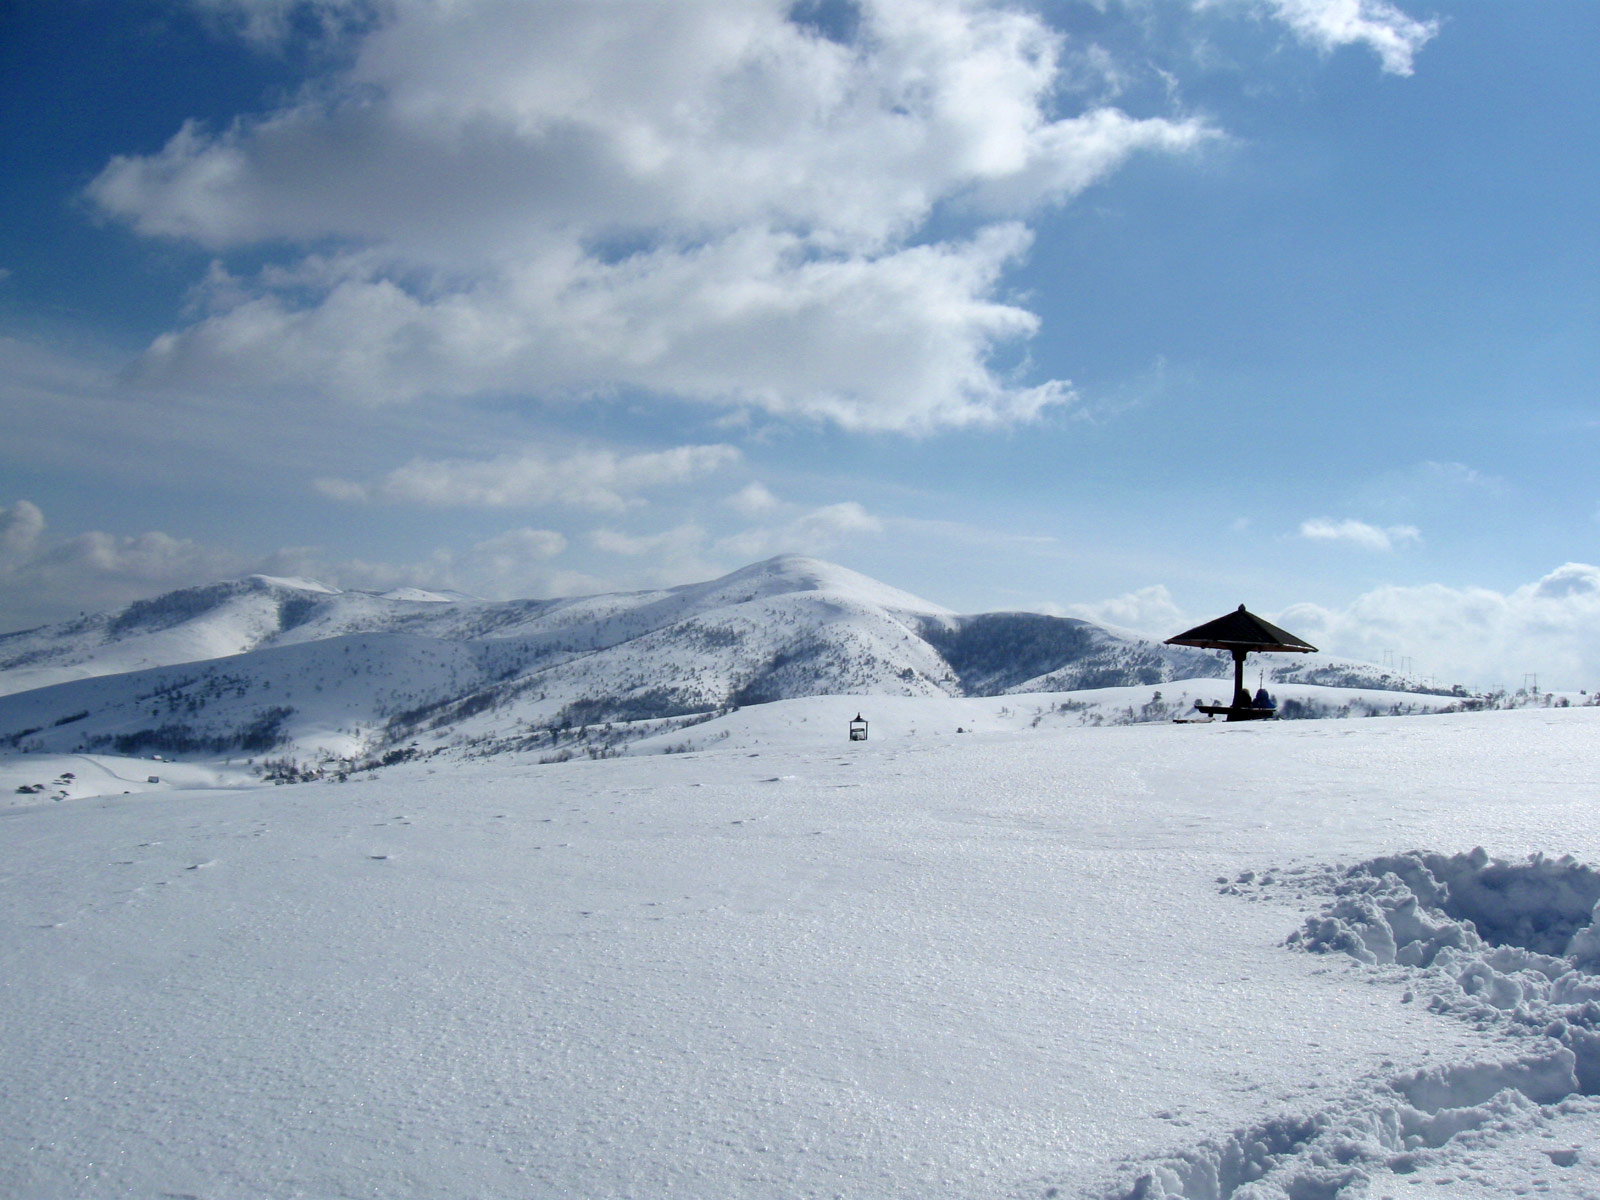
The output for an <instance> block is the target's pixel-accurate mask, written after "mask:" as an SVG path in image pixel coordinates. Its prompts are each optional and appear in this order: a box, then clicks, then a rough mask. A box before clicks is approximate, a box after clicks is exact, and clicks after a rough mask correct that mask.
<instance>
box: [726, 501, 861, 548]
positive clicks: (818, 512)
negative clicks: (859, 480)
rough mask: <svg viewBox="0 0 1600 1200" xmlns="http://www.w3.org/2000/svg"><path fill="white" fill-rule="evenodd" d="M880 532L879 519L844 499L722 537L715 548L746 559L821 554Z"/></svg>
mask: <svg viewBox="0 0 1600 1200" xmlns="http://www.w3.org/2000/svg"><path fill="white" fill-rule="evenodd" d="M785 507H786V508H787V509H789V510H790V511H793V510H794V508H795V506H793V505H787V506H785ZM882 532H883V522H882V521H881V520H879V519H878V518H877V517H875V516H873V515H872V514H871V513H869V512H868V511H867V510H866V509H865V508H863V507H862V506H861V505H860V504H857V503H856V502H855V501H854V500H846V501H843V502H842V503H839V504H827V505H823V506H822V507H820V508H812V509H807V510H805V511H801V512H798V513H797V514H796V515H794V516H792V517H791V518H790V519H789V520H787V521H784V522H783V523H782V524H781V525H774V526H758V527H756V528H752V529H746V530H744V531H743V532H740V533H736V534H733V535H731V536H729V537H725V538H722V539H721V540H719V541H718V542H717V545H716V549H717V552H718V553H719V554H720V555H723V556H725V557H729V558H734V559H740V560H743V561H746V562H748V561H752V560H755V559H761V558H769V557H771V556H772V555H774V554H818V555H820V554H826V553H828V552H829V551H830V550H832V549H834V548H835V547H837V546H839V545H840V544H842V543H844V542H846V541H849V540H850V539H852V538H857V537H864V536H867V537H870V536H873V535H875V534H879V533H882Z"/></svg>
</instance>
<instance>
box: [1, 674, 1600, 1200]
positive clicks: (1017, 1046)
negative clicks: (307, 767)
mask: <svg viewBox="0 0 1600 1200" xmlns="http://www.w3.org/2000/svg"><path fill="white" fill-rule="evenodd" d="M1014 699H1015V698H1013V701H1014ZM861 703H867V704H868V707H871V703H873V702H863V701H860V700H858V699H857V698H849V697H818V698H812V699H810V700H795V701H790V702H787V703H784V704H775V705H761V706H756V707H751V708H744V709H741V710H739V711H738V712H736V713H732V714H729V715H728V716H727V717H725V718H723V719H724V720H725V721H728V722H730V723H731V722H740V724H737V725H735V724H729V725H728V726H726V728H727V729H728V731H729V732H728V736H726V737H719V738H718V739H717V740H716V741H715V742H714V743H710V744H707V745H706V746H704V747H703V748H699V749H695V748H688V749H685V750H684V751H683V752H682V753H674V754H671V755H666V756H661V755H638V756H631V757H623V758H615V759H606V760H600V761H591V760H588V759H579V760H575V761H571V762H566V763H556V764H540V763H539V762H538V759H537V757H536V756H535V755H534V754H533V753H532V752H529V753H522V754H516V753H510V754H502V755H499V756H496V757H494V758H489V759H482V760H476V761H473V760H460V759H454V758H439V759H435V760H431V761H426V762H420V761H419V762H411V763H405V764H401V765H398V766H395V767H392V768H389V769H386V770H384V771H381V772H379V773H377V775H376V776H375V777H373V778H370V779H369V778H368V777H367V776H359V777H356V778H354V779H352V780H351V781H350V782H347V783H343V784H339V783H333V782H322V783H314V784H306V785H301V786H297V787H266V786H260V785H259V784H252V783H251V782H250V781H249V780H248V779H246V780H239V779H222V778H218V779H217V780H215V782H216V783H218V784H223V785H226V786H224V787H222V788H220V789H206V788H204V787H197V788H193V789H184V790H175V791H160V790H153V791H147V792H143V793H138V792H135V793H133V794H129V795H126V796H124V795H121V794H116V795H101V796H100V797H99V798H92V797H91V796H89V795H87V794H83V795H80V796H78V797H76V798H72V799H69V800H62V801H59V802H57V801H54V800H52V799H51V798H50V797H48V796H37V797H34V798H33V800H32V801H31V802H29V801H28V800H27V798H25V797H21V796H15V797H11V798H12V799H13V801H14V806H13V807H10V808H8V809H5V810H3V812H0V820H3V822H4V829H5V837H4V839H3V845H4V848H5V850H4V854H5V858H4V864H3V870H0V888H3V890H4V911H5V914H6V917H5V920H6V922H7V934H6V937H5V938H4V940H3V943H0V956H3V969H0V980H3V984H0V986H3V988H4V1001H3V1003H0V1045H4V1046H5V1047H6V1058H7V1066H6V1079H7V1084H6V1087H5V1089H4V1097H3V1099H0V1131H3V1132H0V1138H3V1142H4V1146H3V1153H0V1192H4V1193H5V1194H8V1195H18V1196H41V1197H44V1196H110V1195H160V1194H171V1195H180V1194H187V1195H195V1196H219V1197H220V1196H238V1195H273V1196H307V1197H321V1196H393V1195H433V1196H464V1195H475V1196H478V1195H521V1196H550V1197H554V1196H594V1197H601V1196H605V1197H611V1196H695V1197H703V1196H719V1197H733V1196H749V1197H757V1196H760V1197H766V1196H773V1195H785V1196H835V1195H847V1196H919V1197H957V1196H960V1197H971V1196H1004V1197H1013V1196H1015V1197H1041V1198H1042V1197H1046V1196H1056V1197H1093V1198H1103V1197H1132V1196H1161V1195H1178V1196H1184V1197H1191V1198H1192V1197H1201V1196H1205V1197H1220V1196H1233V1197H1237V1198H1239V1200H1244V1198H1245V1197H1256V1198H1259V1197H1294V1198H1296V1200H1302V1198H1304V1197H1315V1196H1327V1197H1331V1196H1348V1197H1361V1196H1372V1197H1378V1196H1396V1197H1399V1196H1413V1195H1435V1196H1441V1195H1442V1196H1483V1197H1491V1196H1493V1197H1503V1196H1508V1195H1550V1196H1567V1197H1593V1196H1595V1195H1597V1194H1600V1151H1596V1150H1594V1148H1593V1147H1595V1146H1596V1145H1600V1098H1596V1097H1594V1096H1593V1095H1586V1094H1584V1093H1585V1092H1591V1093H1592V1092H1593V1091H1595V1090H1596V1089H1595V1088H1594V1087H1593V1082H1594V1076H1593V1064H1594V1062H1595V1058H1594V1051H1593V1045H1594V1042H1593V1041H1592V1040H1591V1039H1592V1038H1593V1036H1594V1030H1595V1028H1596V1025H1597V1022H1596V1021H1595V1019H1594V1017H1595V1014H1594V1012H1593V1011H1591V1010H1593V1009H1594V1003H1593V1000H1592V999H1586V997H1590V996H1592V995H1593V994H1594V993H1593V990H1592V989H1593V988H1594V985H1593V984H1591V983H1590V982H1589V980H1590V978H1591V976H1590V974H1589V972H1590V971H1592V970H1593V964H1592V961H1590V960H1587V959H1585V958H1584V954H1585V947H1586V946H1589V945H1590V943H1588V942H1582V938H1583V937H1584V936H1585V935H1584V933H1583V930H1584V928H1587V926H1586V925H1585V924H1584V922H1583V921H1582V920H1577V919H1575V918H1574V917H1573V916H1572V906H1573V904H1574V903H1582V902H1584V900H1585V898H1586V897H1587V895H1588V893H1587V892H1586V891H1585V890H1584V889H1585V888H1586V887H1587V886H1588V885H1589V881H1590V874H1587V873H1585V871H1584V868H1583V867H1582V864H1591V865H1593V864H1597V863H1600V824H1597V823H1596V821H1595V820H1594V803H1595V794H1596V784H1597V781H1600V749H1597V747H1600V712H1596V710H1594V709H1591V708H1571V709H1550V710H1531V711H1518V712H1489V713H1472V714H1466V713H1462V714H1449V715H1439V716H1415V717H1409V718H1406V719H1369V720H1349V721H1298V722H1275V723H1261V724H1245V725H1231V726H1230V725H1221V724H1218V725H1199V726H1194V725H1176V724H1171V723H1159V724H1146V725H1136V726H1130V727H1120V728H1117V727H1110V728H1082V727H1078V726H1074V725H1066V724H1061V725H1051V724H1049V723H1048V722H1041V723H1040V724H1038V725H1037V726H1034V724H1033V722H1032V721H1031V719H1029V720H1026V721H1016V722H1013V723H1011V724H1006V723H1005V722H1004V721H1002V720H1001V719H1000V714H999V710H998V708H996V709H994V710H993V720H992V721H989V722H988V723H987V724H986V723H985V722H984V721H983V720H972V718H970V717H969V718H968V719H969V720H972V725H973V732H970V733H967V734H964V735H960V736H957V735H955V734H954V732H953V730H946V729H945V726H946V725H948V724H949V723H950V720H951V718H952V717H953V716H954V710H949V709H945V710H941V709H940V708H939V706H941V705H950V704H957V703H974V701H971V700H965V701H963V700H958V699H955V698H944V699H941V698H930V699H926V700H916V699H913V698H901V699H899V700H896V701H895V705H897V706H899V707H898V708H897V709H896V710H895V711H893V712H891V711H889V710H888V709H885V710H884V711H883V713H882V714H881V715H880V714H879V712H878V711H876V710H874V711H871V712H869V713H868V715H869V716H871V717H874V718H875V721H874V727H873V737H872V740H869V741H867V742H864V743H862V742H858V743H850V742H848V741H847V740H846V739H845V736H844V725H843V722H844V720H845V719H847V717H848V716H851V715H854V713H853V709H854V707H855V706H856V705H858V704H861ZM991 703H1000V701H998V700H996V701H991ZM846 708H849V709H851V710H852V711H851V712H848V713H846V712H844V710H845V709H846ZM1012 711H1013V712H1015V709H1014V708H1013V710H1012ZM978 716H980V717H981V714H978ZM964 727H965V726H964ZM711 728H712V724H711V723H708V724H706V725H704V726H697V727H696V729H699V730H710V729H711ZM49 758H50V760H51V766H50V767H49V768H48V769H49V770H53V771H55V772H57V773H58V774H59V772H60V771H61V769H62V764H64V763H66V762H68V761H70V760H68V759H62V760H60V761H59V762H57V761H56V760H55V759H54V756H49ZM28 760H33V768H34V769H37V768H38V767H41V766H43V765H44V761H45V760H44V758H42V757H40V756H30V755H23V756H17V757H15V758H12V759H8V760H7V762H6V769H7V770H8V771H11V770H15V769H16V765H17V763H18V762H19V761H28ZM171 765H173V764H162V765H161V766H160V767H156V768H152V772H155V771H160V770H165V769H167V768H168V767H169V766H171ZM69 769H70V768H69ZM85 774H87V772H86V771H74V775H75V776H82V775H85ZM8 778H9V776H8ZM1474 847H1483V848H1484V850H1485V851H1486V852H1487V854H1488V855H1489V856H1492V857H1493V858H1496V859H1501V860H1505V862H1506V863H1509V864H1513V865H1515V864H1524V866H1523V868H1522V869H1520V872H1519V871H1518V870H1515V869H1513V867H1510V866H1508V867H1502V868H1498V869H1499V870H1500V871H1501V874H1500V875H1495V873H1494V871H1495V870H1496V869H1497V868H1495V867H1494V864H1493V863H1492V862H1487V861H1486V860H1484V859H1482V858H1460V859H1457V858H1454V857H1451V858H1450V862H1452V863H1454V864H1455V865H1453V866H1450V865H1448V864H1446V865H1440V866H1439V870H1440V871H1441V872H1444V874H1445V875H1446V876H1447V877H1448V879H1449V889H1450V890H1452V893H1453V894H1454V893H1459V894H1460V895H1461V896H1462V897H1467V896H1468V895H1469V894H1470V895H1474V896H1477V897H1478V899H1477V901H1476V902H1477V903H1478V904H1479V907H1478V908H1477V909H1476V910H1474V911H1477V912H1478V913H1479V916H1480V920H1482V919H1484V914H1485V913H1487V912H1490V911H1492V910H1494V907H1495V906H1494V903H1492V902H1485V901H1483V899H1482V894H1483V893H1485V889H1487V891H1488V892H1489V893H1494V892H1495V889H1496V888H1497V887H1498V888H1499V889H1500V892H1501V893H1503V894H1504V896H1505V897H1506V898H1505V900H1504V903H1503V904H1501V905H1500V909H1502V910H1509V909H1514V908H1517V906H1518V905H1520V906H1521V908H1522V909H1523V910H1525V911H1522V912H1521V916H1520V917H1518V920H1521V921H1522V922H1523V924H1524V925H1527V926H1528V927H1529V928H1533V927H1537V928H1539V929H1541V930H1544V931H1545V933H1546V935H1547V939H1546V940H1547V941H1548V937H1549V936H1557V934H1551V933H1550V932H1549V931H1550V930H1551V929H1557V928H1558V927H1559V931H1560V932H1561V935H1563V936H1564V931H1565V930H1568V929H1575V930H1577V934H1578V936H1577V938H1576V939H1574V941H1575V944H1574V946H1573V948H1572V951H1571V952H1572V953H1573V955H1574V956H1575V957H1573V958H1564V957H1561V956H1560V955H1559V954H1554V953H1551V951H1552V950H1556V949H1559V948H1557V947H1553V946H1551V945H1543V946H1542V949H1541V950H1540V951H1539V952H1538V953H1539V954H1540V955H1542V957H1539V958H1538V959H1537V961H1535V954H1534V952H1533V951H1531V950H1515V951H1514V952H1510V951H1504V950H1503V949H1499V948H1496V947H1493V946H1487V947H1486V946H1484V945H1482V944H1481V943H1478V944H1474V941H1473V938H1472V937H1470V936H1463V935H1462V934H1461V933H1459V932H1458V933H1455V934H1451V933H1450V931H1449V929H1448V926H1449V925H1450V924H1451V923H1452V921H1453V922H1454V924H1455V926H1456V928H1457V929H1458V930H1459V929H1460V928H1462V926H1461V922H1460V921H1459V920H1457V919H1455V918H1452V917H1450V916H1449V915H1448V914H1447V913H1446V912H1445V911H1444V910H1443V909H1438V910H1435V909H1432V908H1429V907H1428V906H1427V904H1422V905H1421V906H1420V907H1419V906H1418V904H1416V903H1412V904H1410V905H1409V906H1408V904H1407V902H1406V898H1405V896H1404V895H1403V894H1402V890H1403V889H1404V888H1405V887H1409V886H1411V885H1414V889H1413V893H1412V894H1413V896H1415V894H1416V892H1415V889H1422V890H1423V891H1424V892H1426V890H1427V889H1426V887H1425V884H1424V880H1423V879H1422V877H1421V876H1420V875H1418V874H1417V872H1416V868H1415V864H1413V865H1411V866H1407V865H1405V863H1407V862H1411V861H1412V860H1405V862H1402V861H1401V860H1398V859H1391V861H1390V863H1389V866H1390V867H1393V868H1394V869H1396V870H1401V871H1402V872H1409V873H1410V885H1406V884H1404V883H1403V881H1402V880H1401V879H1400V878H1399V877H1398V876H1394V877H1386V878H1383V879H1380V878H1377V877H1373V876H1370V875H1364V874H1362V873H1361V872H1360V871H1357V872H1356V873H1355V874H1354V875H1351V874H1349V873H1348V869H1349V868H1351V867H1354V866H1356V865H1357V864H1361V863H1372V862H1373V861H1374V860H1377V859H1379V858H1381V857H1383V856H1396V855H1401V854H1404V853H1405V852H1408V851H1413V850H1424V851H1434V852H1438V853H1440V854H1442V855H1445V856H1460V855H1468V854H1469V853H1470V852H1471V851H1472V850H1473V849H1474ZM1532 854H1541V855H1545V856H1547V858H1548V859H1551V860H1557V859H1559V857H1560V856H1562V855H1568V854H1570V855H1573V856H1574V858H1575V862H1573V863H1571V864H1562V863H1560V862H1545V863H1543V864H1535V865H1533V866H1531V867H1528V866H1526V865H1525V864H1526V860H1527V856H1529V855H1532ZM1439 862H1443V860H1439ZM1474 864H1477V865H1476V866H1475V865H1474ZM1436 865H1439V863H1436ZM1380 866H1381V864H1380ZM1451 872H1454V874H1451ZM1496 881H1499V882H1498V883H1497V882H1496ZM1507 881H1509V882H1507ZM1569 885H1570V886H1569ZM1341 889H1342V890H1341ZM1574 897H1577V900H1576V901H1575V900H1574ZM1430 898H1431V900H1432V901H1433V902H1436V903H1440V904H1443V903H1445V900H1443V899H1441V896H1440V895H1434V894H1433V893H1428V895H1427V896H1425V897H1424V899H1430ZM1486 905H1487V907H1486ZM1341 906H1342V907H1341ZM1419 913H1420V917H1419V916H1418V914H1419ZM1407 914H1410V916H1407ZM1459 915H1460V914H1459V913H1458V914H1457V916H1458V917H1459ZM1500 915H1501V916H1505V915H1506V912H1505V911H1502V912H1500ZM1513 915H1515V914H1513ZM1380 917H1381V918H1382V919H1381V921H1380V920H1379V918H1380ZM1308 918H1309V919H1310V920H1311V924H1310V925H1308V924H1307V921H1308ZM1408 921H1409V922H1410V924H1409V925H1408V924H1407V922H1408ZM1561 921H1566V922H1567V924H1566V925H1565V926H1561V925H1560V922H1561ZM1363 922H1366V923H1365V924H1363ZM1380 925H1381V926H1382V928H1380ZM1516 925H1517V922H1516V921H1514V920H1513V921H1509V922H1508V923H1507V926H1506V927H1507V928H1512V927H1516ZM1498 928H1499V926H1495V925H1493V923H1492V922H1487V921H1485V931H1486V936H1488V935H1489V934H1490V933H1493V932H1494V930H1496V929H1498ZM1408 929H1409V930H1411V935H1410V937H1411V941H1412V942H1416V941H1417V937H1418V936H1419V935H1418V934H1417V930H1425V931H1430V932H1427V934H1426V938H1425V939H1424V942H1425V944H1426V945H1427V946H1428V947H1431V949H1430V950H1429V952H1428V954H1423V953H1421V952H1419V951H1417V950H1415V949H1413V950H1410V951H1403V950H1402V951H1399V952H1389V953H1382V952H1379V953H1373V952H1372V951H1371V949H1370V947H1373V946H1376V947H1377V948H1378V949H1379V951H1382V950H1383V948H1384V946H1386V945H1399V944H1401V943H1405V942H1406V936H1405V934H1406V930H1408ZM1319 930H1320V931H1321V933H1322V935H1323V936H1322V937H1321V941H1320V942H1319V941H1318V940H1317V938H1316V937H1315V936H1313V935H1314V934H1315V933H1316V931H1319ZM1384 930H1387V931H1388V932H1387V934H1385V933H1384ZM1386 936H1387V938H1388V941H1387V942H1385V940H1384V939H1385V937H1386ZM1589 936H1590V938H1591V941H1592V935H1589ZM1428 939H1431V940H1428ZM1578 943H1581V944H1578ZM1445 949H1448V953H1445V952H1444V951H1445ZM1359 950H1366V951H1367V952H1366V953H1365V954H1364V955H1363V954H1360V953H1358V951H1359ZM1313 951H1316V952H1313ZM1508 954H1509V955H1510V957H1507V955H1508ZM1430 955H1431V957H1429V956H1430ZM1363 958H1365V959H1367V960H1368V961H1362V959H1363ZM1407 962H1411V963H1412V964H1413V965H1405V964H1406V963H1407ZM1530 970H1533V971H1534V973H1535V974H1536V975H1538V978H1539V979H1542V980H1543V981H1544V982H1543V984H1541V985H1539V986H1534V984H1535V982H1536V981H1535V980H1534V978H1533V976H1531V975H1528V974H1527V972H1528V971H1530ZM1519 972H1521V974H1519ZM1563 980H1565V981H1564V982H1563ZM1508 981H1509V982H1508ZM1519 981H1520V982H1519ZM1513 988H1514V989H1515V991H1514V992H1513V991H1512V990H1508V989H1513ZM1497 1005H1500V1007H1497ZM1586 1005H1587V1008H1586V1007H1585V1006H1586Z"/></svg>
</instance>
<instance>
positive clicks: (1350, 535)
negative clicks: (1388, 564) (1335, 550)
mask: <svg viewBox="0 0 1600 1200" xmlns="http://www.w3.org/2000/svg"><path fill="white" fill-rule="evenodd" d="M1300 536H1301V537H1303V538H1306V539H1307V540H1309V541H1313V542H1345V543H1347V544H1349V545H1351V546H1359V547H1360V548H1361V549H1363V550H1380V551H1390V550H1394V549H1395V548H1396V547H1399V546H1404V545H1407V544H1409V543H1412V542H1419V541H1421V540H1422V532H1421V530H1419V529H1418V528H1417V527H1416V526H1415V525H1390V526H1387V527H1385V528H1381V529H1380V528H1379V527H1378V526H1376V525H1368V524H1367V523H1366V522H1365V521H1353V520H1345V521H1330V520H1328V519H1327V518H1326V517H1313V518H1312V519H1311V520H1309V521H1302V522H1301V523H1300Z"/></svg>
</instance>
